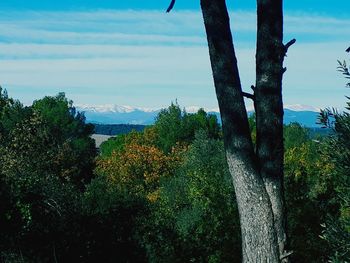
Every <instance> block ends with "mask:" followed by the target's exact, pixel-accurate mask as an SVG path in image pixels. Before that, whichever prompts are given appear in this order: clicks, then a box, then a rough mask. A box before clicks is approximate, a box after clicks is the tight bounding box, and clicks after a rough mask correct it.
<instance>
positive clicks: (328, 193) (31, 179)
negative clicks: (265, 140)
mask: <svg viewBox="0 0 350 263" xmlns="http://www.w3.org/2000/svg"><path fill="white" fill-rule="evenodd" d="M327 114H328V115H327V116H326V117H327V118H328V117H332V118H333V124H334V131H335V132H334V134H333V135H332V136H330V137H329V138H324V139H321V140H311V139H310V138H309V133H308V131H307V130H306V129H305V128H303V127H302V126H300V125H299V124H296V123H293V124H290V125H287V126H285V129H284V142H285V143H284V144H285V170H284V172H285V188H286V202H287V207H288V229H289V234H290V237H291V242H290V243H291V247H292V250H294V254H293V258H294V260H295V261H296V262H325V261H326V260H328V259H329V258H332V260H333V262H344V260H346V259H347V257H348V251H349V247H348V244H349V229H350V227H349V214H350V213H349V202H350V200H349V194H348V193H349V192H350V191H349V177H348V176H347V175H348V174H350V173H349V172H350V171H349V165H348V164H349V163H350V150H349V149H350V144H349V141H350V138H349V134H350V128H349V127H350V124H349V123H350V121H349V120H350V115H349V114H348V113H343V114H338V113H336V112H332V111H329V112H328V113H327ZM249 123H250V128H251V134H252V137H253V140H255V138H256V125H255V116H254V115H253V116H251V117H250V118H249ZM329 123H331V122H329ZM92 128H93V127H92V126H91V125H88V124H86V123H85V118H84V116H83V115H82V114H80V113H78V112H76V111H75V109H74V107H73V105H72V102H70V101H68V100H67V99H66V98H65V96H64V94H63V93H61V94H58V95H57V96H55V97H45V98H43V99H41V100H37V101H35V102H34V104H33V106H30V107H24V106H23V105H22V104H21V103H20V102H18V101H15V100H13V99H11V98H9V97H8V95H7V93H6V91H3V90H2V89H1V88H0V162H1V166H0V232H1V235H0V251H1V253H0V261H1V262H73V261H74V262H116V261H118V262H175V263H176V262H239V261H240V259H241V248H240V246H241V242H240V228H239V218H238V213H237V205H236V202H235V197H234V191H233V186H232V183H231V178H230V174H229V172H228V168H227V164H226V159H225V152H224V147H223V142H222V140H221V130H220V126H219V125H218V123H217V119H216V117H215V116H212V115H208V114H207V113H205V112H204V111H203V110H199V111H198V112H197V113H195V114H188V113H186V112H185V111H181V109H180V107H179V106H178V105H177V104H172V105H171V106H170V107H169V108H167V109H164V110H163V111H161V112H160V113H159V115H158V118H157V121H156V124H155V125H154V126H150V127H146V128H145V129H144V130H143V131H139V132H137V131H133V132H131V133H128V134H124V135H119V136H116V137H114V138H111V139H110V140H108V141H107V142H105V143H103V144H102V145H101V155H100V156H99V157H98V158H95V157H96V153H95V146H94V143H93V141H92V140H91V139H90V134H91V132H92V130H93V129H92ZM95 166H96V169H95V170H94V168H95ZM93 172H94V173H95V174H93ZM322 226H323V227H322ZM320 235H322V237H323V239H321V238H320V237H319V236H320Z"/></svg>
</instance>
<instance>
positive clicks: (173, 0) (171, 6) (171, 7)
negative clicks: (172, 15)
mask: <svg viewBox="0 0 350 263" xmlns="http://www.w3.org/2000/svg"><path fill="white" fill-rule="evenodd" d="M174 5H175V0H171V3H170V5H169V7H168V9H167V10H166V12H167V13H169V12H170V11H171V10H172V9H173V7H174Z"/></svg>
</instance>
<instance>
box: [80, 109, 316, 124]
mask: <svg viewBox="0 0 350 263" xmlns="http://www.w3.org/2000/svg"><path fill="white" fill-rule="evenodd" d="M76 108H77V110H78V111H80V112H84V113H85V117H86V120H87V121H88V122H91V123H100V124H142V125H150V124H153V123H154V121H155V118H156V117H157V115H158V113H159V111H160V110H161V109H152V108H141V107H132V106H119V105H111V104H107V105H77V106H76ZM200 108H201V107H198V106H189V107H185V110H186V111H187V112H188V113H195V112H197V111H198V110H199V109H200ZM204 110H205V111H207V112H208V113H210V114H214V115H217V117H218V119H219V121H220V114H219V109H204ZM248 113H249V114H251V113H252V111H251V110H248ZM318 113H319V109H317V108H314V107H312V106H307V105H300V104H295V105H286V107H285V110H284V123H286V124H288V123H291V122H299V123H300V124H302V125H304V126H307V127H319V125H318V124H316V122H317V117H318Z"/></svg>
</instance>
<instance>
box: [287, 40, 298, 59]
mask: <svg viewBox="0 0 350 263" xmlns="http://www.w3.org/2000/svg"><path fill="white" fill-rule="evenodd" d="M295 42H297V40H296V39H295V38H293V39H292V40H291V41H289V42H288V43H287V44H285V45H284V55H286V54H287V51H288V49H289V48H290V46H291V45H293V44H294V43H295Z"/></svg>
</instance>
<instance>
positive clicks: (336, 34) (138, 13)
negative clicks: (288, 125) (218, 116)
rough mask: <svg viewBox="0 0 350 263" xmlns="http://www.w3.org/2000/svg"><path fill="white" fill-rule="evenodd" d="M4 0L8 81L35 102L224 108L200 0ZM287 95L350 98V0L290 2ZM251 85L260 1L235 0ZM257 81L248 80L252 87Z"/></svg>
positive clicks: (300, 100) (239, 43) (314, 99)
mask: <svg viewBox="0 0 350 263" xmlns="http://www.w3.org/2000/svg"><path fill="white" fill-rule="evenodd" d="M168 4H169V1H168V0H157V1H151V0H149V1H144V0H129V1H118V0H113V1H108V0H107V1H106V0H105V1H95V0H85V1H83V0H74V1H73V0H71V1H67V0H61V1H48V0H46V1H44V0H41V1H39V0H37V1H35V0H22V1H20V0H11V1H10V0H2V1H1V2H0V10H1V11H0V83H1V85H2V86H3V87H4V88H6V89H7V90H8V92H9V94H10V95H11V96H13V97H15V98H18V99H20V100H21V101H23V102H24V103H25V104H30V103H31V102H32V101H33V100H34V99H38V98H41V97H43V96H45V95H55V94H56V93H58V92H60V91H64V92H66V94H67V97H69V98H70V99H73V101H74V102H75V103H76V104H85V105H103V104H118V105H131V106H138V107H149V108H159V107H166V106H167V105H169V104H170V102H171V101H174V100H175V99H178V101H179V103H180V104H181V105H182V106H192V105H196V106H202V107H205V108H208V109H213V108H216V107H217V102H216V98H215V93H214V88H213V81H212V77H211V70H210V63H209V57H208V51H207V46H206V39H205V32H204V27H203V24H202V18H201V14H200V12H199V0H198V1H197V0H196V1H194V0H192V1H189V0H177V3H176V5H175V9H174V11H172V12H171V13H170V14H165V12H164V10H165V9H166V8H167V6H168ZM284 5H285V41H286V42H287V41H288V40H290V39H291V38H296V39H297V43H296V44H295V45H294V46H292V47H291V49H290V51H289V52H288V57H286V60H285V64H286V66H287V68H288V70H287V72H286V74H285V78H284V89H283V94H284V102H285V104H286V105H295V104H303V105H310V106H312V107H316V108H324V107H328V106H335V107H339V108H342V107H343V106H344V105H345V101H346V99H345V97H344V95H349V90H347V89H345V82H346V81H345V80H344V79H343V78H342V76H341V75H340V74H339V72H337V71H336V67H337V59H340V60H343V59H347V60H349V58H350V56H349V55H348V54H347V53H345V49H346V48H347V47H348V46H350V39H349V35H350V19H349V18H348V15H347V13H348V11H349V10H350V1H345V0H340V1H335V2H333V3H332V4H330V1H329V0H327V1H326V0H321V1H320V0H319V1H314V0H309V1H307V0H305V1H295V0H294V1H291V0H289V1H285V4H284ZM228 7H229V9H230V15H231V24H232V31H233V35H234V41H235V46H236V51H237V56H238V62H239V67H240V73H241V79H242V83H243V86H244V87H250V85H251V84H254V82H255V77H254V68H255V66H254V56H255V51H254V47H255V34H256V30H255V24H256V18H255V12H254V9H255V1H248V0H239V1H228ZM247 90H249V89H247Z"/></svg>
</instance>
